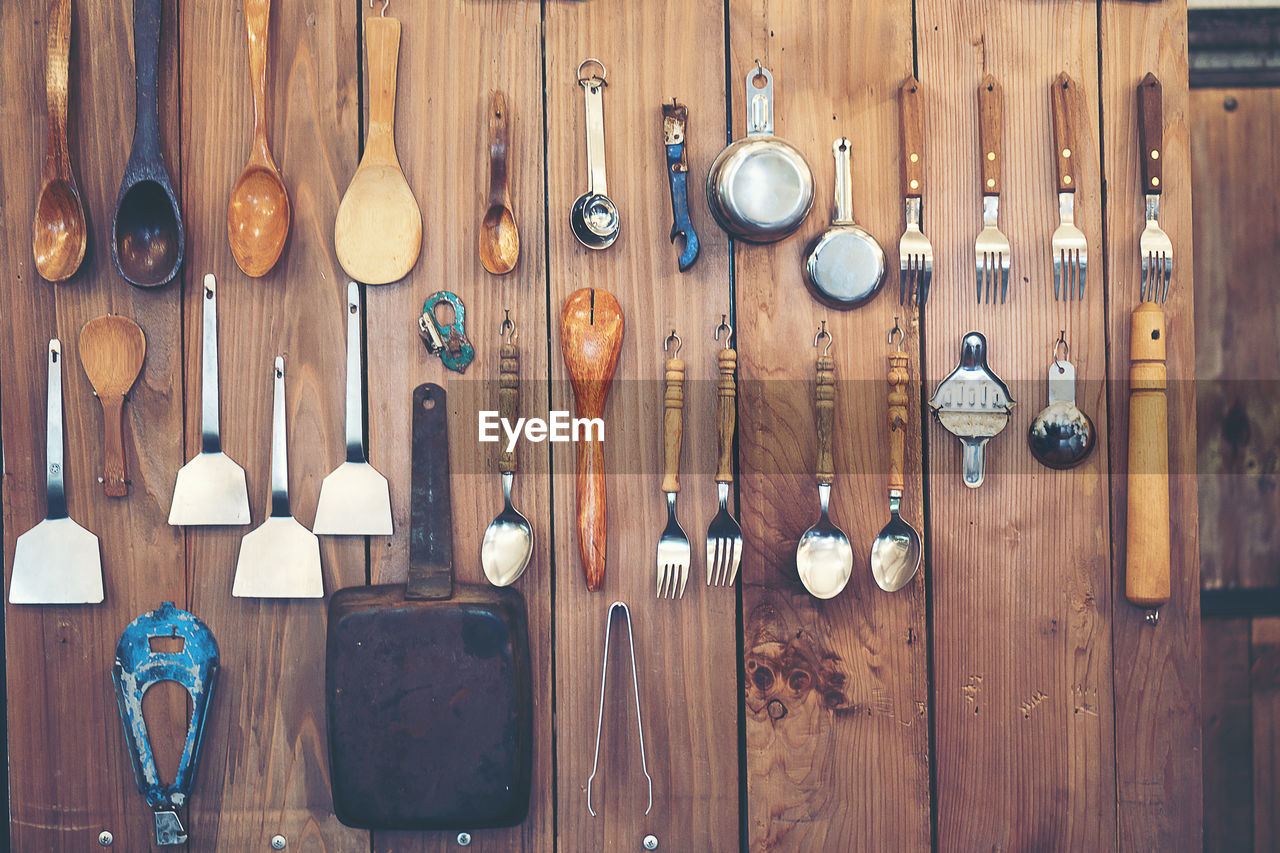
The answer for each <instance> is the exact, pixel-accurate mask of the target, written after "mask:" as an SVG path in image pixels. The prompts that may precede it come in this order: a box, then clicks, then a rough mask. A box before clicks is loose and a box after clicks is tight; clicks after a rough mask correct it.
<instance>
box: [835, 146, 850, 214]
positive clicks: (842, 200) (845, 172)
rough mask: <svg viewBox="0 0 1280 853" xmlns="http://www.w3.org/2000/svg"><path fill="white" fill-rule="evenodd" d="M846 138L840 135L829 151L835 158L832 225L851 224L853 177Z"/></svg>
mask: <svg viewBox="0 0 1280 853" xmlns="http://www.w3.org/2000/svg"><path fill="white" fill-rule="evenodd" d="M849 148H850V143H849V140H848V138H846V137H843V136H842V137H840V138H839V139H837V140H836V141H835V142H833V143H831V153H832V154H834V155H835V158H836V210H835V216H833V217H832V219H831V224H832V225H852V224H853V178H852V177H851V176H850V174H849V172H850V168H849V161H850V159H851V158H850V155H849Z"/></svg>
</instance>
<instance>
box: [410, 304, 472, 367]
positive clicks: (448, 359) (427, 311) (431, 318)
mask: <svg viewBox="0 0 1280 853" xmlns="http://www.w3.org/2000/svg"><path fill="white" fill-rule="evenodd" d="M441 303H448V305H449V306H450V307H451V308H452V309H453V322H452V323H443V322H441V321H440V318H439V317H438V316H437V315H436V308H437V307H438V306H439V305H440V304H441ZM466 319H467V306H465V305H463V304H462V300H461V299H460V298H458V294H456V293H450V292H449V291H447V290H441V291H437V292H436V293H433V294H431V295H430V296H428V297H427V300H426V301H425V302H423V303H422V316H421V317H419V318H418V335H419V336H420V337H421V338H422V343H423V344H425V345H426V347H427V352H429V353H431V354H432V355H438V356H440V360H441V361H443V362H444V366H445V367H447V368H449V369H450V370H456V371H458V372H459V373H466V372H467V365H469V364H471V360H472V359H473V358H475V357H476V350H475V347H473V346H472V345H471V341H470V340H469V339H468V338H467V330H466Z"/></svg>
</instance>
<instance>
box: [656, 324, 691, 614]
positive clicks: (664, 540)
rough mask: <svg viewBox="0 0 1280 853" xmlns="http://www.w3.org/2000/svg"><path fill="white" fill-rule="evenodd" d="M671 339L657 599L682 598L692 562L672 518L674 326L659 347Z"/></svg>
mask: <svg viewBox="0 0 1280 853" xmlns="http://www.w3.org/2000/svg"><path fill="white" fill-rule="evenodd" d="M672 341H675V344H676V351H675V353H673V354H672V356H671V358H669V359H667V365H666V391H665V393H664V394H663V400H662V409H663V412H662V460H663V473H662V491H663V492H664V493H665V494H666V496H667V526H666V527H665V528H664V529H663V531H662V536H661V537H660V538H659V539H658V556H657V570H658V598H683V597H684V585H685V583H687V582H688V580H689V563H690V562H691V561H692V554H691V553H690V549H689V537H688V536H686V535H685V532H684V528H683V527H681V526H680V522H678V521H676V496H677V495H678V494H679V493H680V448H681V446H682V445H683V442H684V361H682V360H681V359H679V358H676V356H677V355H679V353H680V346H681V344H680V337H679V336H678V335H677V334H676V330H675V329H672V330H671V334H669V335H667V339H666V340H665V341H664V342H663V344H662V349H663V350H664V351H668V352H669V351H670V346H671V342H672Z"/></svg>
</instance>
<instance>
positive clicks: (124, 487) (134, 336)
mask: <svg viewBox="0 0 1280 853" xmlns="http://www.w3.org/2000/svg"><path fill="white" fill-rule="evenodd" d="M79 348H80V363H81V364H83V365H84V372H85V374H86V375H88V377H89V382H90V383H91V384H92V385H93V393H94V394H95V395H97V397H98V401H99V402H100V403H102V428H103V430H104V432H105V437H106V448H107V460H106V466H105V468H104V469H103V474H102V491H103V492H104V493H105V494H106V495H107V497H109V498H122V497H124V496H125V495H127V494H129V472H128V468H126V466H125V461H124V424H123V416H124V401H125V395H126V394H128V393H129V389H130V388H132V387H133V383H134V382H136V381H137V379H138V374H139V373H141V372H142V360H143V358H144V357H145V356H146V354H147V339H146V337H145V336H144V335H143V334H142V329H140V328H139V327H138V324H137V323H135V322H133V321H132V320H130V319H129V318H128V317H121V316H120V315H118V314H107V315H106V316H103V317H98V318H96V319H94V320H90V321H89V322H88V323H85V324H84V328H83V329H81V330H80V344H79Z"/></svg>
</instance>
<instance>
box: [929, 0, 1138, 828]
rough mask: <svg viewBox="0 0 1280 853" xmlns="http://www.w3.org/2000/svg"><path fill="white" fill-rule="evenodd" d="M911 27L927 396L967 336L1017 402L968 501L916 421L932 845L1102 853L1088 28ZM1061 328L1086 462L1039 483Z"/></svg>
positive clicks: (1100, 553)
mask: <svg viewBox="0 0 1280 853" xmlns="http://www.w3.org/2000/svg"><path fill="white" fill-rule="evenodd" d="M916 8H917V24H918V27H917V32H918V35H919V64H920V80H921V85H922V87H923V91H924V92H925V93H926V95H927V97H928V99H929V100H928V104H929V109H928V111H927V113H926V115H927V116H928V118H927V126H928V131H927V133H926V143H925V184H926V187H932V188H933V191H932V193H930V192H928V191H926V197H925V229H924V230H925V233H927V234H930V235H932V236H933V238H934V240H935V243H934V249H935V255H934V264H935V266H934V271H935V285H934V296H933V297H932V298H931V299H930V301H929V304H928V307H927V312H926V326H927V348H928V354H927V361H928V375H929V388H928V393H929V394H932V393H933V390H934V389H935V388H936V386H937V383H938V382H939V381H940V380H941V379H943V378H944V377H945V376H946V375H947V373H948V372H949V371H950V370H951V369H952V368H953V367H954V366H955V364H956V362H957V358H958V355H959V346H960V340H961V338H962V336H963V335H964V334H965V333H966V332H968V331H970V330H976V331H980V332H982V333H984V334H985V335H986V337H987V341H988V346H989V363H990V366H991V368H992V369H993V370H994V371H995V372H996V373H998V374H999V375H1000V376H1001V377H1002V378H1003V379H1004V380H1005V381H1006V382H1007V383H1008V384H1009V386H1010V390H1011V391H1012V394H1013V396H1014V398H1015V399H1016V400H1017V408H1015V409H1014V411H1013V414H1012V417H1011V419H1010V421H1009V423H1008V425H1007V427H1006V428H1005V430H1004V432H1003V433H1002V434H1001V435H999V436H997V437H996V438H995V439H993V440H992V441H991V442H990V443H989V444H988V446H987V451H986V480H985V482H984V483H983V484H982V486H981V487H980V488H978V489H977V490H969V489H967V488H966V487H965V486H964V485H963V484H962V482H961V479H960V442H959V441H958V440H957V439H956V438H955V437H953V436H952V435H951V434H950V433H948V432H946V431H945V430H943V429H942V428H941V427H940V426H939V425H938V423H937V422H936V420H934V419H933V418H930V426H929V452H930V459H929V470H930V473H931V477H930V482H929V490H930V492H929V501H930V524H931V529H932V532H933V535H932V547H933V566H934V573H933V624H932V626H931V630H932V637H933V650H934V700H935V703H936V704H935V708H934V713H935V721H936V722H935V727H936V728H935V730H936V737H935V744H936V749H937V797H938V802H937V821H938V845H939V848H940V849H942V850H969V849H1003V848H1005V847H1013V848H1017V847H1027V848H1032V849H1062V850H1072V849H1104V848H1106V847H1110V846H1114V845H1115V833H1116V825H1115V806H1114V784H1115V781H1114V778H1113V774H1112V770H1111V768H1112V766H1113V757H1114V745H1113V736H1112V720H1111V707H1112V701H1111V697H1112V684H1111V680H1112V675H1111V667H1110V660H1111V647H1110V637H1109V630H1108V625H1109V622H1110V618H1111V600H1110V594H1109V590H1110V575H1109V565H1108V529H1107V528H1108V503H1107V500H1108V498H1107V488H1106V485H1107V482H1108V480H1107V462H1108V460H1107V455H1106V452H1105V450H1104V449H1101V448H1103V447H1105V439H1106V436H1107V434H1108V421H1107V410H1106V399H1105V396H1104V393H1105V390H1104V389H1105V385H1104V378H1105V376H1106V366H1107V362H1106V357H1105V326H1104V317H1105V313H1104V309H1105V301H1104V300H1105V293H1104V281H1103V264H1102V261H1103V257H1104V255H1103V248H1104V247H1103V243H1102V232H1101V228H1100V223H1101V214H1102V206H1101V197H1102V196H1101V182H1100V172H1099V154H1098V152H1099V122H1098V103H1097V94H1096V93H1097V73H1098V70H1097V67H1096V64H1095V62H1094V57H1095V55H1096V47H1097V21H1096V9H1095V7H1094V6H1093V5H1092V4H1088V3H1086V4H1079V3H1063V2H1050V3H1035V4H1027V3H1017V2H1005V0H991V1H990V2H988V1H986V0H971V2H963V3H951V2H939V0H922V2H921V3H919V4H918V5H917V7H916ZM1063 71H1066V72H1067V73H1068V74H1069V75H1070V76H1071V77H1072V79H1073V80H1075V82H1076V84H1077V87H1078V93H1079V94H1080V95H1082V97H1081V98H1080V102H1079V103H1078V104H1077V105H1076V108H1075V110H1076V111H1075V112H1074V113H1073V114H1072V119H1073V121H1074V135H1075V137H1076V138H1075V147H1076V151H1075V153H1074V154H1073V156H1072V159H1073V160H1074V161H1075V168H1076V173H1075V175H1076V181H1077V187H1078V189H1077V191H1076V194H1075V214H1076V222H1077V224H1078V225H1079V226H1080V227H1081V229H1082V230H1083V231H1084V232H1085V235H1086V237H1087V239H1088V245H1089V261H1090V263H1089V268H1088V276H1087V282H1086V290H1085V299H1084V300H1083V301H1074V302H1065V301H1063V302H1055V300H1054V297H1053V270H1052V261H1051V249H1050V238H1051V235H1052V233H1053V230H1054V228H1055V227H1056V226H1057V224H1058V215H1057V213H1058V211H1057V201H1058V199H1057V197H1056V190H1057V185H1056V181H1055V175H1054V169H1055V163H1056V155H1055V149H1054V143H1053V137H1052V120H1051V106H1050V85H1051V84H1052V83H1053V81H1054V79H1055V78H1056V77H1057V75H1058V74H1059V73H1060V72H1063ZM988 73H990V74H992V75H993V76H994V77H995V78H996V80H997V82H998V83H999V84H1000V85H1001V87H1002V88H1003V91H1004V111H1003V125H1002V134H1003V168H1004V172H1003V192H1002V193H1001V196H1000V220H999V224H1000V228H1001V230H1002V231H1003V232H1004V233H1005V234H1006V235H1007V237H1008V239H1009V241H1010V245H1011V260H1012V263H1011V273H1010V283H1009V296H1008V302H1007V303H1005V304H995V305H992V304H982V305H979V304H978V303H977V301H976V293H975V291H976V280H975V278H976V273H975V251H974V241H975V237H976V236H977V234H978V232H979V231H980V230H981V229H982V187H981V185H980V181H979V163H980V157H981V156H982V152H980V150H979V146H978V115H977V96H978V87H979V81H980V80H981V78H982V77H983V75H985V74H988ZM1060 331H1065V333H1066V336H1067V341H1068V343H1069V345H1070V348H1071V360H1072V362H1073V363H1074V364H1075V367H1076V372H1077V373H1076V375H1077V383H1076V396H1077V402H1078V403H1079V405H1080V408H1082V409H1083V410H1084V411H1086V412H1087V413H1088V414H1089V416H1090V417H1091V418H1092V419H1093V423H1094V426H1095V429H1096V430H1097V433H1098V436H1099V439H1098V444H1099V445H1100V449H1098V450H1095V452H1094V453H1093V454H1092V456H1090V457H1089V458H1088V459H1087V460H1086V461H1085V462H1084V463H1083V464H1082V465H1081V466H1079V467H1077V468H1075V469H1072V470H1070V471H1051V470H1049V469H1046V468H1043V467H1041V466H1040V464H1039V463H1038V462H1036V461H1035V460H1034V459H1033V458H1032V457H1031V455H1030V452H1029V451H1028V449H1027V439H1026V436H1027V429H1028V427H1029V425H1030V423H1031V421H1032V419H1033V418H1034V417H1035V415H1036V414H1037V413H1038V412H1039V411H1040V409H1041V408H1043V407H1044V405H1045V402H1046V399H1047V397H1046V376H1047V371H1048V367H1049V364H1050V362H1051V359H1052V351H1053V346H1054V342H1055V340H1056V339H1057V337H1058V334H1059V332H1060ZM978 780H981V781H980V782H979V781H978Z"/></svg>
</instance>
